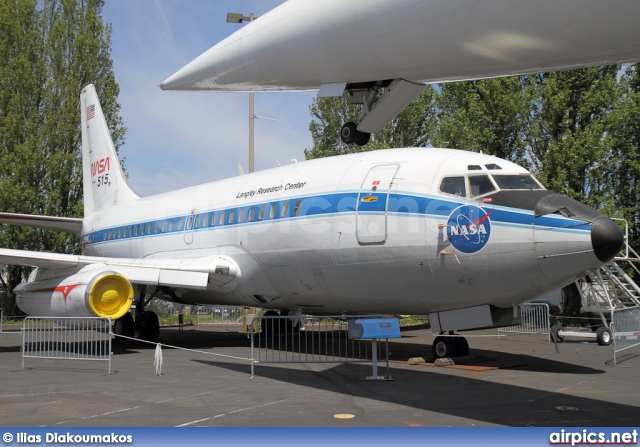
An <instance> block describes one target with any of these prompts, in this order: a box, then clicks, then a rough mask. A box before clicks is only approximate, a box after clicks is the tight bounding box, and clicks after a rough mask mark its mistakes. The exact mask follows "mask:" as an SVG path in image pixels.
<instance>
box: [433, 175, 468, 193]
mask: <svg viewBox="0 0 640 447" xmlns="http://www.w3.org/2000/svg"><path fill="white" fill-rule="evenodd" d="M440 191H442V192H443V193H445V194H452V195H454V196H460V197H466V196H467V188H466V186H465V181H464V177H445V178H443V179H442V183H440Z"/></svg>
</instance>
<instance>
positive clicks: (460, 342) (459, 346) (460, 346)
mask: <svg viewBox="0 0 640 447" xmlns="http://www.w3.org/2000/svg"><path fill="white" fill-rule="evenodd" d="M454 340H455V342H456V350H457V351H458V356H459V357H462V356H465V355H469V342H468V341H467V339H466V338H464V337H456V338H454Z"/></svg>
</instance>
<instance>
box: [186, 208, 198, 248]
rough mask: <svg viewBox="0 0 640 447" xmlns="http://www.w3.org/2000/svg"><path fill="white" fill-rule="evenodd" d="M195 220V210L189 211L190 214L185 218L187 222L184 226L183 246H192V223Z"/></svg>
mask: <svg viewBox="0 0 640 447" xmlns="http://www.w3.org/2000/svg"><path fill="white" fill-rule="evenodd" d="M195 219H196V210H191V212H190V213H189V215H188V216H187V220H186V222H185V224H184V242H185V244H192V243H193V229H194V226H195V225H194V222H195Z"/></svg>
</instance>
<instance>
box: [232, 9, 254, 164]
mask: <svg viewBox="0 0 640 447" xmlns="http://www.w3.org/2000/svg"><path fill="white" fill-rule="evenodd" d="M255 18H256V17H255V16H254V15H253V13H251V14H249V16H248V17H247V16H245V15H243V14H240V13H236V12H228V13H227V22H228V23H242V22H253V20H254V19H255ZM255 119H256V116H255V115H254V113H253V92H249V172H253V170H254V163H253V159H254V144H253V141H254V139H253V124H254V122H255Z"/></svg>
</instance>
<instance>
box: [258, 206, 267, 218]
mask: <svg viewBox="0 0 640 447" xmlns="http://www.w3.org/2000/svg"><path fill="white" fill-rule="evenodd" d="M265 208H266V206H265V205H262V206H261V207H260V213H258V219H260V220H262V219H264V211H265Z"/></svg>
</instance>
